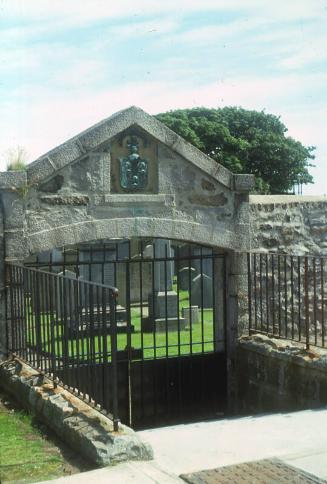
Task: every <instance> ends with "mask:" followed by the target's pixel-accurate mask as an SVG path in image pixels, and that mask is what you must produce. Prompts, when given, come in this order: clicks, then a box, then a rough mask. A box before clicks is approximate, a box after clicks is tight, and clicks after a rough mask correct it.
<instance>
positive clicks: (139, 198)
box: [104, 193, 175, 207]
mask: <svg viewBox="0 0 327 484" xmlns="http://www.w3.org/2000/svg"><path fill="white" fill-rule="evenodd" d="M104 201H105V203H108V204H109V205H112V206H118V207H121V206H125V205H127V206H135V205H146V206H148V205H164V206H166V207H171V206H174V205H175V195H165V194H162V193H159V194H154V195H153V194H143V193H129V194H114V195H105V196H104Z"/></svg>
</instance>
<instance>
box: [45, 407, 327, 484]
mask: <svg viewBox="0 0 327 484" xmlns="http://www.w3.org/2000/svg"><path fill="white" fill-rule="evenodd" d="M326 428H327V408H323V409H318V410H305V411H302V412H293V413H283V414H282V413H280V414H270V415H261V416H251V417H242V418H231V419H224V420H217V421H213V422H199V423H194V424H189V425H176V426H173V427H163V428H158V429H151V430H144V431H142V432H138V434H139V436H140V437H141V438H142V439H143V440H145V441H147V442H149V443H150V444H151V446H152V447H153V451H154V460H153V461H148V462H130V463H124V464H119V465H117V466H115V467H106V468H103V469H98V470H95V471H91V472H85V473H82V474H77V475H74V476H71V477H66V478H61V479H57V480H53V481H51V482H52V483H58V484H59V483H62V484H75V483H76V484H77V482H78V484H83V482H85V484H86V483H87V484H88V483H90V482H95V483H96V484H102V483H105V482H106V483H107V482H110V484H116V483H117V484H118V483H119V484H122V483H124V484H125V483H126V484H129V483H133V484H153V483H159V484H172V483H182V482H184V481H182V480H181V479H180V478H179V477H178V476H179V475H180V474H187V473H192V472H197V471H202V470H206V469H215V468H218V467H222V466H228V465H233V464H240V463H243V462H251V461H258V460H260V459H271V458H273V457H276V458H278V459H280V460H282V461H283V462H285V463H287V464H289V465H292V466H295V467H297V468H299V469H301V470H303V471H306V472H309V473H311V474H313V475H315V476H317V477H319V478H321V479H326V478H327V432H326V431H325V429H326ZM184 484H185V482H184Z"/></svg>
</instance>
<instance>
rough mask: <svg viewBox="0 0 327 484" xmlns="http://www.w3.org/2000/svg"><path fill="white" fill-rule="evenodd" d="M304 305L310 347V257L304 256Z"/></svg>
mask: <svg viewBox="0 0 327 484" xmlns="http://www.w3.org/2000/svg"><path fill="white" fill-rule="evenodd" d="M304 307H305V344H306V349H307V350H308V349H309V348H310V344H309V343H310V341H309V288H308V257H307V256H305V258H304Z"/></svg>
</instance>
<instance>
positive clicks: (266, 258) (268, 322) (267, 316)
mask: <svg viewBox="0 0 327 484" xmlns="http://www.w3.org/2000/svg"><path fill="white" fill-rule="evenodd" d="M268 261H269V259H268V254H266V255H265V264H266V274H265V277H266V297H265V299H266V318H267V320H266V326H267V334H269V330H270V316H269V282H268V281H269V275H268V269H269V267H268Z"/></svg>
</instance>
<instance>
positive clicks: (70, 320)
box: [55, 270, 80, 331]
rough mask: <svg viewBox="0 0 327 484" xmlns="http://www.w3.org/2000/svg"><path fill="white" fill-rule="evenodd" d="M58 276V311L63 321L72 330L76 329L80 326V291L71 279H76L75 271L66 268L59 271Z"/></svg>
mask: <svg viewBox="0 0 327 484" xmlns="http://www.w3.org/2000/svg"><path fill="white" fill-rule="evenodd" d="M58 276H61V277H57V278H56V286H55V287H56V289H55V290H56V294H55V301H56V313H57V315H58V316H59V317H60V319H61V321H62V322H65V323H66V324H67V327H68V329H69V330H70V331H76V330H77V328H78V327H79V304H80V301H79V293H78V290H76V289H77V288H76V286H75V287H74V284H73V283H72V282H71V279H73V280H76V279H77V276H76V274H75V272H72V271H69V270H66V271H65V272H59V274H58Z"/></svg>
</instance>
